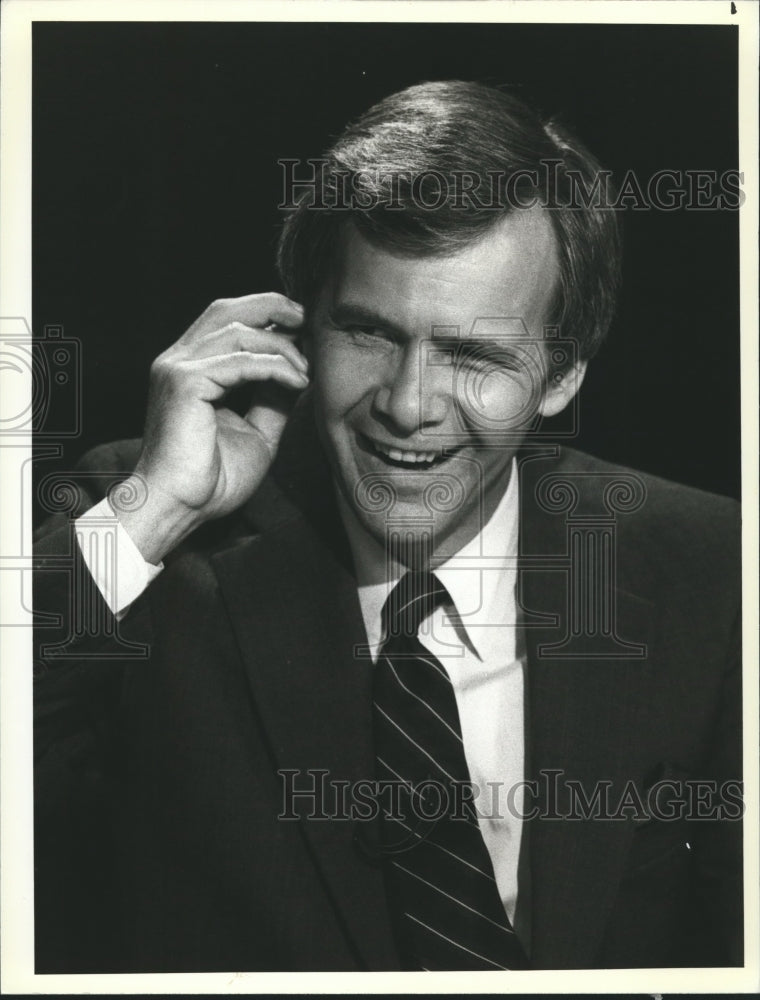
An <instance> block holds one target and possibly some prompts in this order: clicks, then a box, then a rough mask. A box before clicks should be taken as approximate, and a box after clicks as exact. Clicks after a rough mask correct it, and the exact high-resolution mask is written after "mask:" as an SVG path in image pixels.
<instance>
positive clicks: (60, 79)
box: [33, 23, 740, 496]
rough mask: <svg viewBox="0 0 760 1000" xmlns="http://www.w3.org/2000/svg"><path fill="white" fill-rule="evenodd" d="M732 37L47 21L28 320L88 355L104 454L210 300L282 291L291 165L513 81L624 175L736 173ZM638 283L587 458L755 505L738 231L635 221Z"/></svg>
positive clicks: (605, 377)
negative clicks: (443, 96) (468, 92)
mask: <svg viewBox="0 0 760 1000" xmlns="http://www.w3.org/2000/svg"><path fill="white" fill-rule="evenodd" d="M736 46H737V33H736V31H735V29H733V28H730V27H701V26H699V27H698V26H686V27H681V26H607V25H474V24H458V25H448V24H413V25H403V24H367V25H360V24H318V23H311V24H306V23H295V24H285V23H271V24H257V23H249V24H224V23H183V24H162V23H123V24H114V23H112V24H107V23H78V24H77V23H38V24H36V25H35V26H34V32H33V54H34V61H33V74H34V75H33V100H34V110H33V164H34V166H33V277H34V313H33V326H34V329H35V333H36V334H40V333H41V332H42V330H43V328H44V326H45V325H47V324H60V325H61V326H63V328H64V330H65V334H66V336H68V337H75V338H78V339H79V340H80V341H81V344H82V375H81V391H82V405H83V422H82V430H81V433H80V434H79V436H78V437H76V438H69V439H66V440H65V441H64V442H63V443H64V452H63V455H62V457H61V458H60V460H53V461H51V460H46V461H44V462H40V463H39V466H40V471H41V472H49V471H51V470H63V469H65V468H68V467H70V466H71V464H72V463H73V462H74V461H75V460H76V459H77V458H78V457H79V456H80V455H81V454H82V453H83V452H84V451H85V450H86V449H87V448H89V447H91V446H92V445H94V444H96V443H100V442H103V441H107V440H111V439H114V438H119V437H131V436H137V435H139V434H140V432H141V426H142V419H143V412H144V406H145V398H146V383H147V370H148V366H149V364H150V361H151V360H152V358H153V357H154V356H155V355H156V354H158V353H159V352H160V351H161V350H163V349H164V348H165V347H166V346H167V345H168V344H169V343H171V342H172V341H173V340H175V339H176V338H177V337H178V336H179V335H180V334H181V333H182V332H183V330H184V329H185V328H186V327H187V326H188V325H189V323H190V322H191V321H192V320H193V319H194V318H195V316H196V315H197V314H198V313H200V312H201V311H202V310H203V308H205V306H206V305H207V304H208V303H209V302H210V301H211V300H212V299H214V298H218V297H222V296H234V295H242V294H246V293H250V292H253V291H264V290H267V289H270V288H277V287H279V286H278V282H277V278H276V274H275V270H274V266H273V247H274V243H275V238H276V232H277V224H278V211H277V208H276V206H277V203H278V201H279V200H280V198H279V192H280V187H281V180H280V170H279V168H278V166H277V160H278V158H281V157H297V158H306V157H308V156H315V155H319V153H320V152H321V151H322V149H323V148H324V146H325V145H326V143H327V142H328V140H329V139H330V138H331V137H333V136H335V135H336V134H337V133H338V132H339V131H340V130H341V127H342V126H343V125H344V124H345V122H346V121H347V120H348V119H349V118H351V117H354V116H356V115H357V114H359V113H360V112H361V111H363V110H364V109H365V108H367V107H368V106H369V105H370V104H371V103H373V102H374V101H375V100H377V99H378V98H380V97H382V96H384V95H385V94H387V93H390V92H392V91H393V90H396V89H399V88H401V87H404V86H407V85H409V84H412V83H415V82H419V81H421V80H426V79H442V78H461V79H478V80H482V81H485V82H491V83H499V84H504V83H506V84H514V85H516V86H518V87H519V89H520V91H521V92H522V93H523V95H524V96H525V97H526V98H528V99H529V100H530V101H532V102H533V103H535V104H537V105H538V106H539V107H540V108H542V109H543V110H544V111H546V112H550V113H561V114H562V116H563V118H564V119H565V120H566V121H567V122H568V123H570V124H571V125H574V126H575V128H576V129H577V130H578V132H579V134H580V135H581V136H582V137H583V138H584V139H585V141H586V142H587V144H588V145H589V146H590V148H591V149H593V150H594V152H595V153H597V155H598V156H599V158H600V159H601V160H602V162H603V163H604V164H605V166H608V167H609V168H611V169H612V170H613V171H615V175H616V176H617V177H618V178H620V177H621V176H622V174H623V173H624V172H625V171H626V170H628V169H633V170H635V171H636V172H637V174H638V175H639V176H640V177H643V178H647V177H649V176H650V175H651V174H652V173H654V172H655V171H657V170H659V169H664V168H669V169H674V170H695V169H713V170H717V171H722V170H725V169H729V168H736V167H737V166H738V163H737V156H738V154H737V48H736ZM623 221H624V226H625V235H626V257H625V290H624V294H623V297H622V301H621V304H620V310H619V316H618V319H617V321H616V323H615V326H614V328H613V331H612V336H611V339H610V341H609V343H608V344H607V345H606V346H605V348H604V349H603V351H602V353H601V354H600V355H599V357H598V358H597V359H596V361H595V362H594V364H593V365H592V367H591V369H590V371H589V375H588V377H587V379H586V383H585V385H584V388H583V392H582V394H581V410H580V436H579V440H578V444H579V445H580V446H581V447H583V448H584V449H586V450H588V451H591V452H594V453H596V454H598V455H600V456H602V457H605V458H609V459H612V460H615V461H619V462H623V463H625V464H628V465H632V466H634V467H637V468H640V469H644V470H647V471H650V472H654V473H658V474H660V475H664V476H667V477H668V478H671V479H675V480H679V481H681V482H686V483H690V484H693V485H696V486H700V487H703V488H705V489H710V490H714V491H716V492H721V493H727V494H731V495H734V496H738V494H739V487H740V482H739V456H740V423H739V388H738V383H739V334H738V284H739V282H738V214H737V213H736V212H730V211H701V212H695V211H687V210H678V211H673V212H662V211H656V210H654V211H630V210H629V211H627V212H626V213H625V216H624V220H623Z"/></svg>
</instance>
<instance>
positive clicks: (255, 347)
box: [185, 322, 309, 372]
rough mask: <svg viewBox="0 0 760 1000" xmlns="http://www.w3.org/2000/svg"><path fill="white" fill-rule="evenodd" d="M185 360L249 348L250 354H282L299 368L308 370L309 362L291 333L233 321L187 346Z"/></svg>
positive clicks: (231, 352) (247, 349)
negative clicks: (258, 328) (277, 331)
mask: <svg viewBox="0 0 760 1000" xmlns="http://www.w3.org/2000/svg"><path fill="white" fill-rule="evenodd" d="M186 351H187V353H186V355H185V358H186V360H188V361H190V360H196V359H199V358H211V357H216V356H218V355H225V354H233V353H235V352H237V351H248V352H250V353H251V354H282V355H283V356H284V357H286V358H287V359H288V360H289V361H290V362H291V363H292V364H293V365H295V367H296V368H297V369H299V370H300V371H304V372H306V371H307V370H308V367H309V362H308V361H307V360H306V358H305V357H304V356H303V354H301V352H300V351H299V350H298V348H297V347H296V345H295V344H294V343H293V341H292V340H291V338H290V337H288V336H285V335H283V334H282V333H276V332H275V331H273V330H254V329H253V328H251V327H250V326H245V324H243V323H239V322H234V323H230V324H228V325H227V326H225V327H222V329H221V330H213V331H211V332H210V333H206V334H203V335H202V336H200V337H198V338H197V340H195V342H194V343H193V344H191V345H187V346H186Z"/></svg>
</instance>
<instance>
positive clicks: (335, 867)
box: [214, 468, 398, 969]
mask: <svg viewBox="0 0 760 1000" xmlns="http://www.w3.org/2000/svg"><path fill="white" fill-rule="evenodd" d="M303 471H304V470H303V469H300V470H299V475H300V474H301V473H303ZM325 478H326V477H325V475H324V468H323V470H322V480H321V482H320V483H319V486H318V488H315V489H314V490H312V491H311V492H310V493H309V494H308V495H307V496H306V497H304V501H303V504H300V503H299V504H298V505H300V506H302V507H303V510H302V511H296V508H295V507H294V506H292V505H291V504H292V502H293V501H294V500H295V501H298V500H299V497H298V496H297V495H296V494H297V492H298V491H297V489H296V487H295V486H294V484H293V482H288V483H286V484H285V486H286V488H285V495H283V494H281V493H276V492H275V491H272V492H271V493H269V494H267V491H266V490H265V491H263V492H262V495H261V496H260V497H259V498H258V500H259V503H258V507H257V508H256V509H255V510H253V512H251V511H250V510H249V512H248V514H249V518H251V519H253V520H254V521H256V522H257V523H258V526H259V527H264V526H266V528H267V530H266V532H265V533H264V534H263V535H261V536H260V537H258V538H253V539H250V540H248V541H246V542H245V543H244V544H242V545H239V546H238V547H237V548H234V549H231V550H229V551H228V552H226V553H222V554H221V555H219V556H217V557H215V560H214V564H215V570H216V572H217V575H218V578H219V581H220V586H221V590H222V595H223V598H224V601H225V604H226V607H227V609H228V613H229V616H230V619H231V621H232V625H233V629H234V631H235V635H236V638H237V642H238V644H239V647H240V650H241V654H242V658H243V661H244V664H245V668H246V671H247V674H248V679H249V683H250V686H251V691H252V693H253V697H254V701H255V705H256V708H257V711H258V714H259V717H260V720H261V723H262V725H263V727H264V728H265V731H266V734H267V737H268V742H269V745H270V748H271V751H272V755H273V758H274V762H275V765H276V767H277V768H278V769H283V770H292V771H296V772H298V773H297V774H296V775H295V776H294V779H293V781H294V786H295V788H297V789H303V788H304V787H309V786H310V784H311V783H312V782H316V784H317V787H318V788H319V787H320V782H321V780H322V779H321V778H319V777H314V775H313V772H314V771H315V770H322V771H326V772H327V775H326V776H325V780H326V781H327V782H328V783H330V782H350V783H353V782H356V781H359V780H366V779H371V778H372V777H373V775H374V755H373V749H372V745H371V737H372V713H371V704H372V699H371V663H370V661H369V660H367V659H362V658H359V657H356V656H355V655H354V650H355V649H356V647H357V646H360V645H364V644H366V641H367V640H366V635H365V632H364V626H363V622H362V619H361V611H360V607H359V602H358V595H357V591H356V583H355V580H354V577H353V575H352V572H351V567H350V561H349V558H348V546H347V543H346V541H345V538H344V536H343V535H342V529H341V528H340V526H339V524H338V522H337V515H336V514H335V512H334V509H333V508H334V504H332V503H331V499H332V498H331V493H330V488H329V481H328V482H327V483H326V482H325ZM312 485H314V484H313V483H312ZM267 489H269V487H268V488H267ZM317 498H318V501H317ZM317 502H318V503H319V504H323V505H324V506H322V507H319V508H318V507H317V506H315V503H317ZM262 510H263V513H262ZM274 520H279V521H280V522H281V523H279V524H277V525H274V526H273V524H272V522H273V521H274ZM266 522H268V523H266ZM307 772H308V773H307ZM327 787H328V790H329V787H331V786H330V785H329V784H328V786H327ZM332 787H334V786H332ZM321 808H323V809H324V813H325V814H326V815H328V816H330V815H333V814H334V812H335V802H334V800H333V797H332V795H331V794H329V793H328V794H327V795H326V796H325V800H324V803H321V806H320V805H318V806H317V809H318V812H319V811H321ZM295 811H296V812H299V813H302V814H306V813H308V812H309V811H310V803H309V802H308V801H307V800H305V799H300V800H296V801H295ZM300 822H301V828H302V830H303V833H304V836H305V838H306V843H307V847H308V849H309V851H310V853H311V854H312V857H313V860H314V862H315V863H316V865H317V866H318V869H319V871H320V873H321V875H322V878H323V880H324V884H325V887H326V891H327V892H328V893H329V895H330V897H331V898H332V901H333V903H334V906H335V908H336V910H337V912H338V914H339V917H340V919H341V922H342V925H343V927H344V930H345V933H346V936H347V938H348V940H349V941H350V942H351V943H352V945H353V947H354V950H355V952H356V953H357V956H358V959H359V962H360V964H365V965H366V966H367V967H368V968H370V969H392V968H398V964H397V963H398V959H397V957H396V953H395V947H394V945H393V941H392V934H391V926H390V919H389V915H388V912H387V905H386V901H385V890H384V885H383V881H382V875H381V872H380V870H379V869H377V868H374V867H371V866H370V865H369V864H368V863H367V862H366V861H365V860H364V859H363V857H362V856H361V854H360V852H359V851H358V850H357V849H356V847H355V843H354V833H355V830H356V824H355V823H354V822H353V821H352V820H350V819H338V820H330V819H328V820H320V819H311V820H308V819H301V821H300Z"/></svg>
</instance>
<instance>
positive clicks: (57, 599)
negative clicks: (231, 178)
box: [36, 82, 741, 972]
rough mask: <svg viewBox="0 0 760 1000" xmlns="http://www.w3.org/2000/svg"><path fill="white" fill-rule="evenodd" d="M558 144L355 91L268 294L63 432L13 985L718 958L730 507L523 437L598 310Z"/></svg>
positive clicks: (554, 132)
mask: <svg viewBox="0 0 760 1000" xmlns="http://www.w3.org/2000/svg"><path fill="white" fill-rule="evenodd" d="M598 170H599V167H598V164H597V163H596V161H595V160H594V159H593V157H592V156H591V155H590V154H589V153H588V151H586V150H585V149H584V148H583V146H582V145H581V144H580V143H579V142H578V141H577V140H576V139H575V138H574V137H573V136H571V135H570V134H569V133H567V132H566V131H565V130H563V129H561V128H559V127H558V126H556V125H553V124H551V123H542V122H541V121H540V120H539V119H538V118H537V116H536V115H535V114H534V113H533V112H532V111H530V110H529V109H528V108H526V107H525V106H524V105H523V104H522V103H520V102H518V101H516V100H515V99H514V98H511V97H509V96H508V95H506V94H503V93H501V92H499V91H496V90H493V89H490V88H487V87H484V86H481V85H478V84H469V83H459V82H445V83H431V84H423V85H420V86H417V87H412V88H410V89H408V90H406V91H403V92H402V93H399V94H396V95H393V96H391V97H390V98H388V99H386V100H385V101H383V102H381V103H380V104H379V105H377V106H376V107H375V108H372V109H371V110H370V111H369V112H367V113H366V114H365V115H364V116H363V117H362V118H361V119H360V120H359V121H358V122H357V123H356V124H354V125H353V126H351V127H349V128H348V129H347V130H346V131H345V133H344V134H343V136H342V137H341V138H340V139H339V140H338V142H337V143H336V145H335V146H334V147H333V149H332V150H331V151H330V152H329V153H328V154H327V157H326V158H325V162H324V165H323V169H322V171H321V172H320V173H319V176H318V177H315V178H314V179H313V182H310V183H308V184H303V185H302V188H303V189H302V190H301V191H300V193H299V197H298V198H296V199H295V202H294V206H293V211H292V212H291V213H290V215H289V217H288V219H287V221H286V225H285V228H284V232H283V236H282V239H281V243H280V255H279V262H280V269H281V273H282V276H283V280H284V282H285V286H286V289H287V291H288V295H289V297H285V296H282V295H276V294H265V295H251V296H247V297H244V298H239V299H229V300H219V301H217V302H215V303H213V304H212V305H211V306H210V307H209V308H208V309H207V310H206V312H205V313H204V314H203V315H202V316H201V317H200V318H199V319H198V320H197V321H196V322H195V323H194V324H193V325H192V326H191V327H190V329H189V330H188V331H187V332H186V333H185V334H184V335H183V336H182V337H181V338H180V339H179V341H177V343H176V344H174V345H173V346H172V347H170V348H169V349H168V350H167V351H165V352H164V353H163V354H162V355H161V356H160V357H159V358H158V359H157V361H156V362H155V364H154V366H153V369H152V373H151V392H150V401H149V408H148V416H147V421H146V428H145V435H144V438H143V440H142V442H126V443H124V442H122V443H121V444H116V445H110V446H106V447H104V448H102V449H96V451H95V452H93V453H92V454H91V455H90V456H88V457H87V458H86V459H85V461H84V462H83V464H82V468H81V477H82V478H81V480H80V482H81V484H82V487H83V495H82V498H81V504H80V509H79V510H78V511H77V514H78V515H79V516H78V519H77V520H76V531H75V536H76V537H75V539H74V538H73V537H72V533H71V532H70V530H69V525H68V523H63V524H60V523H55V522H53V523H51V524H50V525H49V526H48V527H47V528H46V530H45V531H43V533H42V537H41V539H40V543H39V546H40V548H39V552H40V566H41V571H40V573H39V576H38V581H37V583H36V587H37V591H36V593H37V598H36V599H37V606H38V608H39V609H40V611H44V612H47V613H54V614H55V613H57V614H58V615H59V621H60V623H61V626H62V627H61V631H60V634H57V633H56V631H55V630H54V629H51V628H45V629H40V631H39V634H38V641H39V647H38V663H39V666H38V679H37V692H38V700H37V704H38V722H37V733H38V737H39V748H38V762H39V763H38V772H37V779H36V794H37V803H38V804H37V810H36V827H37V829H36V861H37V880H36V891H37V910H36V914H37V961H38V971H135V972H136V971H212V970H219V969H242V970H261V969H279V970H351V969H354V970H355V969H370V970H390V969H400V968H405V969H471V970H480V969H483V970H488V969H490V970H494V969H515V968H536V969H541V968H598V967H611V966H618V967H621V966H622V967H626V966H652V965H673V966H678V965H703V964H704V965H726V964H741V834H740V826H739V824H738V823H737V822H736V820H737V819H738V817H739V816H740V813H741V808H740V803H739V801H738V796H739V785H738V781H739V778H740V773H739V762H740V756H741V754H740V751H741V739H740V719H739V708H740V697H739V681H740V671H739V666H738V656H737V652H736V649H737V635H738V624H737V621H738V608H739V590H738V579H737V573H736V568H737V562H738V553H737V548H738V538H737V528H736V515H735V511H734V505H733V504H732V503H730V502H729V501H726V500H724V499H721V498H718V497H714V496H710V495H708V494H704V493H700V492H697V491H694V490H690V489H686V488H683V487H679V486H675V485H673V484H670V483H666V482H664V481H661V480H657V479H654V478H652V477H648V476H645V475H642V474H638V473H632V472H631V471H630V470H624V469H620V468H617V467H614V466H610V465H607V464H605V463H602V462H599V461H597V460H596V459H593V458H590V457H589V456H586V455H583V454H581V453H579V452H576V451H573V450H572V449H569V448H565V447H562V448H560V447H558V446H557V445H554V444H551V443H547V441H546V438H545V436H544V427H545V424H544V421H545V420H546V419H548V418H551V417H554V416H557V415H559V414H561V413H563V412H566V411H567V408H568V407H572V405H573V400H574V398H575V397H576V394H577V392H578V390H579V388H580V386H581V383H582V381H583V377H584V374H585V371H586V366H587V363H588V361H589V360H590V358H591V357H592V356H593V354H594V353H595V351H596V350H597V349H598V347H599V345H600V343H601V342H602V340H603V338H604V335H605V333H606V331H607V328H608V326H609V323H610V320H611V316H612V310H613V304H614V295H615V291H616V289H617V285H618V272H619V247H618V238H617V231H616V221H615V217H614V213H612V212H610V211H607V210H605V209H604V208H601V207H599V206H598V205H597V204H595V203H594V199H593V198H589V199H586V200H581V202H580V204H575V207H571V202H573V199H572V197H571V196H570V191H571V187H572V185H576V186H577V185H578V184H579V183H582V184H583V186H584V189H585V191H586V192H590V191H593V189H594V184H595V182H596V181H597V180H598V176H599V175H598ZM576 202H577V199H576ZM120 479H121V480H124V482H123V483H122V485H121V486H120V487H119V488H117V489H116V491H115V492H112V493H111V499H110V503H109V501H108V500H102V499H100V498H101V497H102V495H103V493H104V492H105V491H106V489H108V487H109V486H110V485H112V484H113V483H114V482H118V481H119V480H120ZM95 500H98V502H97V503H96V504H95V505H94V506H91V505H92V504H93V503H94V501H95ZM87 508H90V509H89V510H86V509H87ZM85 511H86V512H85ZM62 557H63V558H62ZM67 560H68V561H67ZM70 564H73V569H71V565H70ZM114 564H115V569H114V568H113V567H114ZM61 568H63V569H64V570H66V572H55V570H56V569H61ZM68 581H73V584H70V585H69V586H67V582H68ZM72 594H73V599H72V597H71V595H72ZM88 616H89V617H88ZM93 623H94V624H93ZM695 789H696V790H697V791H698V794H697V792H695ZM386 793H388V794H386ZM695 797H696V798H698V799H699V802H696V803H695V802H694V801H693V800H694V799H695Z"/></svg>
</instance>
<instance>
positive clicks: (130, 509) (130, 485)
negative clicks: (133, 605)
mask: <svg viewBox="0 0 760 1000" xmlns="http://www.w3.org/2000/svg"><path fill="white" fill-rule="evenodd" d="M121 490H124V491H125V493H126V494H127V495H130V496H139V497H140V498H141V499H142V498H143V497H144V499H142V502H141V503H140V504H139V505H137V504H124V505H121V504H120V503H119V496H118V493H116V494H115V495H114V496H113V497H112V499H111V504H112V506H113V509H114V511H115V513H116V514H117V516H118V518H119V522H120V524H121V525H122V527H123V528H124V529H125V531H126V532H127V533H128V535H129V537H130V538H131V540H132V541H133V542H134V544H135V546H136V548H137V549H138V550H139V552H140V555H141V556H142V557H143V559H144V560H145V561H146V562H148V563H151V564H153V565H154V566H155V565H157V564H158V563H160V562H161V560H162V559H163V558H164V556H165V555H166V554H167V553H169V552H171V551H172V549H174V548H176V547H177V545H179V543H180V542H181V541H182V540H183V539H185V538H187V536H188V535H189V534H190V533H191V532H192V531H193V530H194V529H195V528H197V527H198V525H199V524H200V523H201V521H202V518H200V517H199V516H198V511H196V510H193V509H191V508H189V507H187V506H186V505H184V504H181V503H179V502H178V501H177V500H176V498H174V497H172V496H170V495H169V494H167V493H165V492H164V491H163V490H162V489H161V487H160V486H157V485H155V484H151V483H148V482H147V480H145V479H144V478H143V477H141V476H139V475H134V476H131V477H130V478H129V479H128V480H126V481H125V482H124V483H122V484H121V487H120V491H121Z"/></svg>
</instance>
